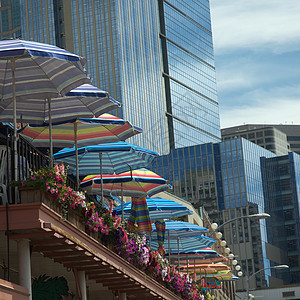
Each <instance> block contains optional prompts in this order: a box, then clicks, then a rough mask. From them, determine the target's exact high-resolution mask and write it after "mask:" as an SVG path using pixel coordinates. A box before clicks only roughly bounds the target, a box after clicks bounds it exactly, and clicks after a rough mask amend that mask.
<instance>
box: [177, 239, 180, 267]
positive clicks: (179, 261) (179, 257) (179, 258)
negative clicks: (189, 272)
mask: <svg viewBox="0 0 300 300" xmlns="http://www.w3.org/2000/svg"><path fill="white" fill-rule="evenodd" d="M177 251H178V271H179V272H180V254H179V237H178V238H177Z"/></svg>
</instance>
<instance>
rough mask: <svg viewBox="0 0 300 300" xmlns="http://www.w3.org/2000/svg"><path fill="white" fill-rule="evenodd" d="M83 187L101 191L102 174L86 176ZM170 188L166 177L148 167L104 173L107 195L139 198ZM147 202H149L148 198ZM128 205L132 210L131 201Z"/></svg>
mask: <svg viewBox="0 0 300 300" xmlns="http://www.w3.org/2000/svg"><path fill="white" fill-rule="evenodd" d="M81 187H84V188H85V189H86V190H87V191H88V192H90V193H92V194H97V193H99V192H100V191H101V176H100V175H89V176H86V177H85V178H84V179H83V180H82V182H81ZM168 189H169V185H168V182H167V180H166V179H164V178H162V177H160V176H159V175H157V174H155V173H154V172H152V171H150V170H147V169H138V170H132V171H128V172H125V173H121V174H113V175H103V192H104V193H105V194H107V195H109V194H113V195H117V196H129V197H135V198H139V197H146V196H152V195H154V194H156V193H159V192H162V191H166V190H168ZM147 202H148V204H149V201H148V199H147ZM152 202H153V201H152ZM173 202H174V201H173ZM153 205H154V202H153ZM126 207H127V210H129V211H130V207H131V202H130V203H127V204H126ZM120 213H121V208H120ZM129 213H130V212H129Z"/></svg>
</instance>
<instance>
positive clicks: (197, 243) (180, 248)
mask: <svg viewBox="0 0 300 300" xmlns="http://www.w3.org/2000/svg"><path fill="white" fill-rule="evenodd" d="M215 242H216V241H215V240H213V239H211V238H209V237H206V236H203V235H199V236H191V237H178V238H176V239H170V240H169V239H168V238H166V239H165V241H164V244H163V246H164V247H165V248H166V249H169V253H171V254H175V253H177V254H179V253H184V252H189V251H194V250H195V249H199V248H206V247H210V246H211V245H212V244H214V243H215ZM158 247H159V243H158V241H157V240H156V239H151V248H153V249H157V248H158Z"/></svg>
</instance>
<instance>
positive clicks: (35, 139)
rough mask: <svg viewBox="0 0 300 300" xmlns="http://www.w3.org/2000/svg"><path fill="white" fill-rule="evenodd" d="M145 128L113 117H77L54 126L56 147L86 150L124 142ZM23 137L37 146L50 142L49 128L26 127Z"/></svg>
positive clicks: (53, 134) (22, 132)
mask: <svg viewBox="0 0 300 300" xmlns="http://www.w3.org/2000/svg"><path fill="white" fill-rule="evenodd" d="M141 132H142V129H141V128H139V127H136V126H133V125H132V124H130V123H129V122H128V121H124V120H123V119H120V118H118V117H116V116H113V115H110V114H102V115H101V116H99V117H97V118H74V119H69V120H66V121H63V122H59V123H53V124H52V139H53V145H54V146H56V147H69V148H71V147H73V146H74V145H76V144H77V147H84V146H90V145H97V144H105V143H114V142H119V141H124V140H126V139H128V138H130V137H132V136H134V135H136V134H139V133H141ZM21 134H22V136H23V137H24V138H25V139H27V140H28V141H29V142H31V143H32V144H33V145H34V146H36V147H46V146H48V143H49V126H47V124H45V125H44V126H37V125H32V124H30V125H27V126H26V127H25V128H24V129H23V130H22V131H21Z"/></svg>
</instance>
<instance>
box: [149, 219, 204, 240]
mask: <svg viewBox="0 0 300 300" xmlns="http://www.w3.org/2000/svg"><path fill="white" fill-rule="evenodd" d="M165 224H166V232H167V233H168V236H169V237H170V239H177V237H181V238H183V237H191V236H199V235H201V234H202V233H206V232H208V229H207V228H204V227H202V226H199V225H196V224H192V223H188V222H182V221H172V220H166V221H165ZM153 231H154V232H157V230H156V228H155V226H154V228H153Z"/></svg>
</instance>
